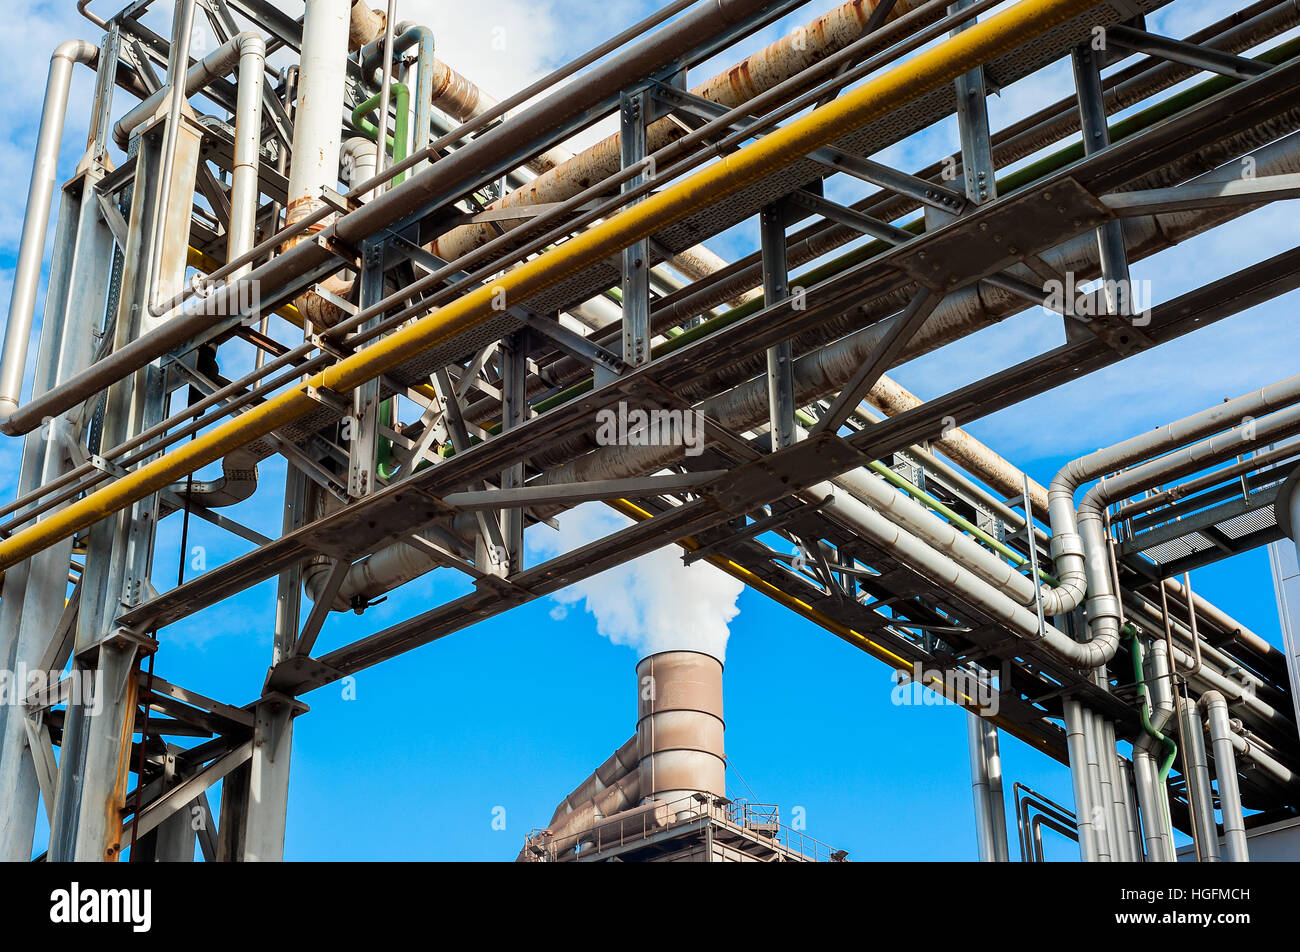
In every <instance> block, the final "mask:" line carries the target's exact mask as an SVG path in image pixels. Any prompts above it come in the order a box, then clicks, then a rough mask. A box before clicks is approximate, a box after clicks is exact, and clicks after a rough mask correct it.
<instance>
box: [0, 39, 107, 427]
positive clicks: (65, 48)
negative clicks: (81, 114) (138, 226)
mask: <svg viewBox="0 0 1300 952" xmlns="http://www.w3.org/2000/svg"><path fill="white" fill-rule="evenodd" d="M98 59H99V48H98V47H96V46H95V45H94V44H93V43H88V42H86V41H85V40H68V41H67V42H66V43H61V44H59V46H58V47H57V48H56V49H55V50H54V55H53V56H51V57H50V73H49V78H48V79H47V80H46V83H45V106H44V108H43V109H42V111H41V128H40V132H39V133H37V137H36V157H35V159H33V161H32V178H31V183H30V184H29V185H28V188H27V211H26V215H25V217H24V219H23V233H22V238H21V239H20V240H19V244H18V260H17V263H16V265H15V267H14V285H13V292H12V293H11V294H10V297H9V320H8V323H7V324H6V325H5V341H4V355H3V357H0V423H3V422H4V421H5V420H6V419H8V417H9V415H10V414H11V413H13V412H14V411H15V410H17V409H18V402H19V400H20V399H21V398H22V390H23V371H24V370H25V369H26V367H27V349H28V347H29V346H30V344H31V336H32V316H33V315H34V314H35V311H36V292H37V289H38V288H39V287H40V284H41V259H42V258H43V257H44V256H45V231H46V229H47V228H48V227H49V224H50V203H51V202H52V201H53V199H54V182H55V178H56V177H57V175H58V170H59V149H60V146H61V145H62V144H63V121H64V118H65V116H66V115H67V111H68V90H69V88H70V87H71V85H72V72H73V67H74V66H75V65H76V64H77V63H84V64H86V65H88V66H90V65H94V64H95V63H96V62H97V61H98Z"/></svg>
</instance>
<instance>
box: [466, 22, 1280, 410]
mask: <svg viewBox="0 0 1300 952" xmlns="http://www.w3.org/2000/svg"><path fill="white" fill-rule="evenodd" d="M1297 55H1300V37H1297V38H1296V39H1293V40H1288V41H1287V42H1285V43H1282V44H1280V45H1278V46H1275V47H1274V48H1273V49H1271V50H1267V51H1265V52H1264V53H1262V54H1261V55H1259V56H1257V57H1255V59H1256V60H1257V61H1259V62H1261V63H1266V64H1268V65H1277V64H1279V63H1283V62H1286V61H1287V60H1290V59H1292V58H1294V57H1295V56H1297ZM1239 82H1241V80H1237V79H1233V78H1232V77H1229V76H1216V77H1214V78H1213V79H1209V80H1206V81H1205V82H1203V83H1200V84H1198V85H1196V86H1193V87H1192V88H1191V89H1188V90H1186V91H1184V92H1181V93H1178V94H1177V95H1175V96H1171V97H1170V98H1168V99H1166V100H1163V101H1161V102H1158V103H1156V104H1155V105H1153V106H1149V107H1148V108H1146V109H1144V110H1142V111H1141V112H1138V113H1135V114H1134V115H1132V116H1130V117H1128V118H1127V119H1124V120H1121V121H1119V122H1116V123H1115V124H1114V125H1111V126H1110V127H1109V128H1110V136H1111V141H1112V142H1118V141H1120V140H1121V139H1125V138H1128V137H1129V136H1132V135H1134V134H1136V133H1138V132H1140V131H1142V130H1144V129H1148V128H1150V127H1151V126H1154V125H1155V124H1156V123H1158V122H1160V121H1162V120H1164V119H1167V118H1169V117H1170V116H1172V115H1174V114H1176V113H1179V112H1181V111H1183V110H1185V109H1187V108H1189V107H1191V106H1194V105H1197V104H1198V103H1201V102H1204V101H1205V100H1207V99H1209V98H1210V97H1212V96H1215V95H1217V94H1218V93H1220V92H1223V90H1225V89H1230V88H1232V87H1233V86H1235V85H1237V83H1239ZM1082 157H1083V146H1082V144H1078V145H1072V146H1067V147H1065V148H1064V149H1060V150H1058V151H1057V152H1054V153H1052V154H1051V155H1049V156H1046V157H1044V158H1042V159H1040V160H1039V161H1037V162H1034V163H1032V164H1030V165H1027V166H1025V167H1024V168H1023V169H1019V170H1018V171H1015V172H1010V173H1008V174H1007V175H1005V176H1003V177H1001V178H999V179H998V180H997V189H998V194H999V195H1006V194H1009V193H1010V192H1013V191H1015V190H1016V189H1019V188H1023V187H1024V186H1025V185H1028V184H1029V183H1031V182H1033V181H1036V180H1038V179H1039V178H1041V177H1043V176H1044V175H1049V174H1051V173H1052V172H1056V171H1058V170H1060V169H1062V168H1065V167H1066V166H1067V165H1069V164H1070V163H1072V162H1076V161H1078V160H1079V159H1081V158H1082ZM903 228H904V229H905V230H907V231H910V232H911V233H912V234H914V235H919V234H922V233H924V231H925V222H924V219H923V218H918V219H915V220H913V221H910V222H908V223H907V224H905V225H903ZM891 247H894V246H892V245H890V244H888V243H887V242H884V241H879V240H876V241H870V242H867V243H866V244H864V245H862V246H861V247H858V248H854V249H853V250H852V251H849V252H846V253H845V254H843V255H840V256H839V257H837V258H834V259H832V260H831V261H828V262H826V263H825V264H823V265H820V266H818V267H816V268H812V269H810V270H808V271H806V272H804V273H803V274H800V275H799V276H797V277H795V278H792V279H791V280H790V283H791V284H792V285H794V284H798V285H801V286H803V287H811V286H813V285H815V284H817V283H819V282H821V281H823V280H825V279H826V278H829V277H833V276H834V275H837V274H840V273H841V272H843V271H846V270H847V269H849V268H851V267H853V266H854V265H857V264H861V263H862V262H863V261H867V260H868V259H870V258H874V257H876V256H877V255H879V254H882V253H884V252H886V251H888V250H889V249H890V248H891ZM766 306H767V304H766V301H765V300H764V298H763V297H762V296H761V295H759V296H758V297H755V298H754V299H753V300H751V301H747V302H746V303H744V304H742V305H740V306H739V307H733V308H731V309H730V310H729V311H727V312H726V313H724V314H720V315H719V316H717V317H714V318H711V319H709V320H707V321H704V322H703V323H701V324H699V325H697V326H696V327H693V328H691V329H690V330H688V331H685V332H684V333H682V334H680V335H679V336H677V337H673V338H672V339H671V340H666V341H664V342H663V343H661V344H658V345H656V346H655V347H653V348H652V350H651V356H652V357H661V356H663V355H664V354H670V353H672V352H673V351H675V350H678V349H679V348H681V347H685V346H686V345H687V344H692V343H694V342H695V341H697V340H699V339H700V338H702V337H707V336H708V335H710V334H712V333H713V332H714V331H717V330H721V329H722V328H724V327H727V326H728V325H731V324H734V323H735V322H736V321H739V320H742V319H743V318H746V317H748V316H750V315H751V314H754V313H757V312H758V311H760V310H762V309H763V308H764V307H766ZM592 385H593V381H592V380H591V379H590V378H588V379H587V380H584V381H581V382H579V383H576V384H572V385H571V386H569V387H566V388H565V389H563V390H561V391H559V392H558V393H554V394H552V395H551V396H549V397H545V398H543V399H541V400H538V401H537V402H536V403H534V404H533V405H532V406H533V409H534V410H536V411H537V412H538V413H544V412H545V411H547V410H550V409H552V408H554V407H557V406H559V405H560V404H562V403H567V402H568V401H570V400H573V399H575V398H576V397H579V396H581V395H582V394H584V393H589V392H590V391H591V389H592ZM493 426H495V427H497V429H499V424H494V425H493ZM487 429H489V431H490V432H493V433H495V432H497V429H493V427H491V426H490V427H488V428H487Z"/></svg>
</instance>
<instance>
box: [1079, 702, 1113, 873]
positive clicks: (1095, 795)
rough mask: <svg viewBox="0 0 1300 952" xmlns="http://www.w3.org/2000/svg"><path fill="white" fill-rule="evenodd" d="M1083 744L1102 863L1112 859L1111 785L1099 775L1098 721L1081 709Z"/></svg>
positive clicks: (1085, 709)
mask: <svg viewBox="0 0 1300 952" xmlns="http://www.w3.org/2000/svg"><path fill="white" fill-rule="evenodd" d="M1083 740H1084V747H1085V750H1086V751H1087V756H1088V759H1087V768H1088V773H1087V776H1088V785H1089V790H1090V792H1091V803H1092V814H1093V815H1092V820H1093V822H1094V823H1095V824H1096V827H1097V850H1098V854H1097V859H1098V860H1099V861H1100V862H1103V863H1109V862H1113V861H1114V859H1115V849H1114V837H1115V830H1114V826H1115V824H1114V823H1113V822H1112V821H1113V816H1112V813H1113V809H1114V805H1115V803H1114V800H1113V798H1112V797H1111V795H1110V781H1109V780H1108V779H1107V778H1106V776H1105V775H1104V774H1103V773H1102V768H1101V738H1100V737H1099V736H1098V730H1097V717H1096V715H1095V714H1094V713H1093V712H1092V711H1090V710H1088V709H1087V708H1084V709H1083Z"/></svg>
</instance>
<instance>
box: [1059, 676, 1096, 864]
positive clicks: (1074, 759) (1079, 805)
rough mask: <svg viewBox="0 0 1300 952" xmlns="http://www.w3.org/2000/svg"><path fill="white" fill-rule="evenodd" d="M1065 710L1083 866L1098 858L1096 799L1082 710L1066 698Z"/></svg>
mask: <svg viewBox="0 0 1300 952" xmlns="http://www.w3.org/2000/svg"><path fill="white" fill-rule="evenodd" d="M1064 708H1065V743H1066V748H1067V750H1068V751H1069V754H1070V781H1071V783H1072V784H1073V786H1074V812H1075V815H1076V819H1077V822H1078V827H1079V854H1080V858H1082V859H1083V861H1084V862H1085V863H1095V862H1097V861H1098V860H1100V859H1101V842H1100V839H1101V838H1100V834H1099V831H1098V829H1097V814H1096V798H1095V796H1094V795H1093V791H1092V783H1091V779H1090V777H1089V774H1088V750H1087V740H1086V737H1085V735H1084V710H1083V705H1082V704H1080V703H1079V702H1078V701H1077V700H1075V699H1074V698H1066V699H1065V703H1064Z"/></svg>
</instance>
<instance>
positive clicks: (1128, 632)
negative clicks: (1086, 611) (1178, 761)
mask: <svg viewBox="0 0 1300 952" xmlns="http://www.w3.org/2000/svg"><path fill="white" fill-rule="evenodd" d="M1123 634H1124V635H1125V636H1126V637H1127V638H1128V643H1129V653H1130V654H1131V655H1132V656H1133V675H1134V677H1135V678H1136V679H1137V689H1138V698H1139V699H1140V700H1141V702H1142V703H1141V706H1140V711H1141V714H1142V730H1143V731H1144V732H1145V733H1146V734H1147V736H1148V737H1150V738H1152V739H1153V740H1156V741H1158V742H1159V743H1161V744H1163V745H1164V746H1165V751H1166V753H1165V759H1164V761H1163V762H1162V763H1161V764H1160V783H1161V786H1162V787H1163V785H1164V783H1165V781H1166V779H1168V777H1169V770H1170V768H1172V767H1173V765H1174V758H1176V757H1177V756H1178V744H1177V743H1176V742H1175V741H1174V739H1173V738H1172V737H1167V736H1165V735H1164V734H1162V733H1161V732H1160V731H1158V730H1156V728H1155V726H1154V725H1153V724H1152V723H1151V704H1150V700H1149V695H1148V693H1147V684H1146V675H1145V674H1144V673H1143V671H1142V642H1141V640H1140V639H1139V638H1138V633H1137V629H1136V628H1134V627H1133V626H1132V625H1125V626H1124V631H1123Z"/></svg>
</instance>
